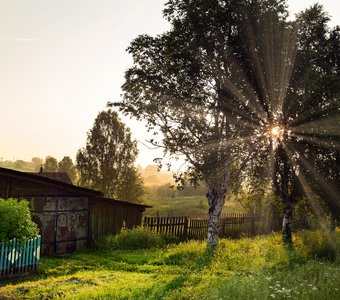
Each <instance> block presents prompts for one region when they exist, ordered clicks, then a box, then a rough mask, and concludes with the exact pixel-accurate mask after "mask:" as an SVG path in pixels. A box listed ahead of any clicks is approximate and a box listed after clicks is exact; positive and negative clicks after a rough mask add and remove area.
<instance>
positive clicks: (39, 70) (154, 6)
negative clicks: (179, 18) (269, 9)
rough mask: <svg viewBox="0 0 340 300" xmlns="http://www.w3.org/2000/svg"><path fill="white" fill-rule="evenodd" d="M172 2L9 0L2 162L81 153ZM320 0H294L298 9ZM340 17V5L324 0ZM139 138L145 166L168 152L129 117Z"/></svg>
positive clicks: (335, 19) (0, 73) (1, 30)
mask: <svg viewBox="0 0 340 300" xmlns="http://www.w3.org/2000/svg"><path fill="white" fill-rule="evenodd" d="M165 2H166V1H163V0H159V1H155V0H128V1H108V0H104V1H101V2H100V5H99V4H98V3H96V2H93V1H80V0H76V1H66V0H60V1H52V0H44V1H43V0H40V1H34V2H33V1H20V0H3V1H1V5H2V9H1V11H0V25H1V26H0V45H1V56H0V78H1V82H2V87H1V89H0V102H1V111H2V116H1V119H0V126H1V130H0V142H1V147H0V160H13V161H15V160H18V159H22V160H30V159H31V158H32V157H35V156H38V157H46V156H47V155H51V156H54V157H56V158H57V159H58V160H60V159H61V158H62V157H63V156H70V157H72V158H74V157H75V155H76V152H77V150H78V149H79V148H81V147H84V146H85V141H86V132H87V131H88V130H89V129H90V128H91V127H92V124H93V121H94V119H95V116H96V115H97V113H98V112H99V111H100V110H103V109H105V105H106V103H107V101H115V100H117V99H119V98H120V93H121V90H120V86H121V85H122V83H123V81H124V71H125V70H126V69H127V68H128V67H129V66H130V65H131V63H132V59H131V57H130V55H129V54H128V53H126V51H125V49H126V48H127V46H128V45H129V43H130V42H131V41H132V39H133V38H135V37H137V36H138V35H139V34H143V33H147V34H150V35H156V34H157V33H162V32H164V31H166V30H167V29H168V28H169V25H168V23H167V22H166V21H165V20H164V19H163V18H162V9H163V5H164V3H165ZM314 2H315V1H310V0H301V1H296V0H289V1H288V4H289V7H290V11H291V12H292V14H294V13H296V12H298V11H300V10H301V9H304V8H306V7H308V6H310V5H311V4H313V3H314ZM318 2H319V3H321V4H323V5H324V7H325V9H326V10H327V11H328V12H329V13H330V15H331V22H330V24H331V25H332V26H335V25H336V24H339V23H340V22H339V21H340V4H339V2H338V1H334V0H321V1H318ZM124 122H126V123H127V125H128V126H129V127H131V129H132V132H133V136H134V138H135V139H137V140H138V141H139V145H138V146H139V151H140V155H139V157H138V160H137V164H141V165H142V166H143V167H144V168H145V167H146V166H147V165H149V164H152V160H153V159H154V158H155V157H159V156H161V155H162V152H161V151H160V150H159V149H158V150H157V149H150V148H148V147H147V146H145V144H146V142H145V140H146V139H147V137H148V134H147V132H146V131H145V130H144V128H143V126H142V125H141V124H140V123H139V122H137V121H133V120H129V119H124Z"/></svg>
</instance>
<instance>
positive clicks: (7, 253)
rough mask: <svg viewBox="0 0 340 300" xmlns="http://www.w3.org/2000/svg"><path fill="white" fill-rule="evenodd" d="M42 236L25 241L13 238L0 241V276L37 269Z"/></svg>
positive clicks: (10, 275)
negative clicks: (3, 241) (7, 240)
mask: <svg viewBox="0 0 340 300" xmlns="http://www.w3.org/2000/svg"><path fill="white" fill-rule="evenodd" d="M40 243H41V236H40V235H39V236H37V237H36V238H34V239H31V240H27V241H24V242H21V241H18V240H16V239H13V240H11V241H9V242H8V243H0V278H6V277H12V276H17V275H20V274H25V273H29V272H31V271H33V270H36V269H37V267H38V263H39V259H40Z"/></svg>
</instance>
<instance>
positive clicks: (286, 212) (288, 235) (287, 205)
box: [282, 200, 293, 244]
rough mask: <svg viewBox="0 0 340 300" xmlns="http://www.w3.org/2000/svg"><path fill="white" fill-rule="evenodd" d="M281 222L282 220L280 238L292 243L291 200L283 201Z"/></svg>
mask: <svg viewBox="0 0 340 300" xmlns="http://www.w3.org/2000/svg"><path fill="white" fill-rule="evenodd" d="M283 205H284V208H283V222H282V240H283V242H284V243H285V244H291V243H292V228H291V223H292V217H293V204H292V202H291V201H289V200H288V201H285V202H284V203H283Z"/></svg>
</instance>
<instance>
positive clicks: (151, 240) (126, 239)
mask: <svg viewBox="0 0 340 300" xmlns="http://www.w3.org/2000/svg"><path fill="white" fill-rule="evenodd" d="M178 242H179V238H178V237H175V236H170V235H164V234H158V233H155V232H152V231H150V230H147V229H146V228H143V227H136V228H134V229H127V228H123V229H122V231H121V232H120V234H118V235H115V236H114V235H107V236H105V237H104V238H103V239H102V241H101V242H100V243H99V245H98V246H99V247H100V248H104V249H107V250H136V249H151V248H161V247H165V246H166V245H167V244H175V243H178Z"/></svg>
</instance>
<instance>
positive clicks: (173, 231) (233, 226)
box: [143, 213, 264, 239]
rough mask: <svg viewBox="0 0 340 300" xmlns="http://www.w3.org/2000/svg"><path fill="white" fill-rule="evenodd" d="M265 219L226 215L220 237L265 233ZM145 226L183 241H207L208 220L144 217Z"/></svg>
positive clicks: (223, 217)
mask: <svg viewBox="0 0 340 300" xmlns="http://www.w3.org/2000/svg"><path fill="white" fill-rule="evenodd" d="M262 221H263V218H262V217H260V216H249V215H247V214H241V213H233V214H224V215H222V216H221V217H220V219H219V226H218V229H219V236H220V237H225V238H228V237H230V238H236V237H239V236H241V235H244V236H253V235H255V234H259V233H263V232H264V229H263V226H261V225H262V224H261V222H262ZM143 226H144V227H145V228H148V229H149V230H151V231H154V232H157V233H162V234H170V235H174V236H178V237H180V238H181V239H205V238H206V236H207V232H208V220H207V218H205V219H203V218H201V219H199V218H197V219H193V218H188V217H185V216H183V217H144V222H143Z"/></svg>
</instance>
